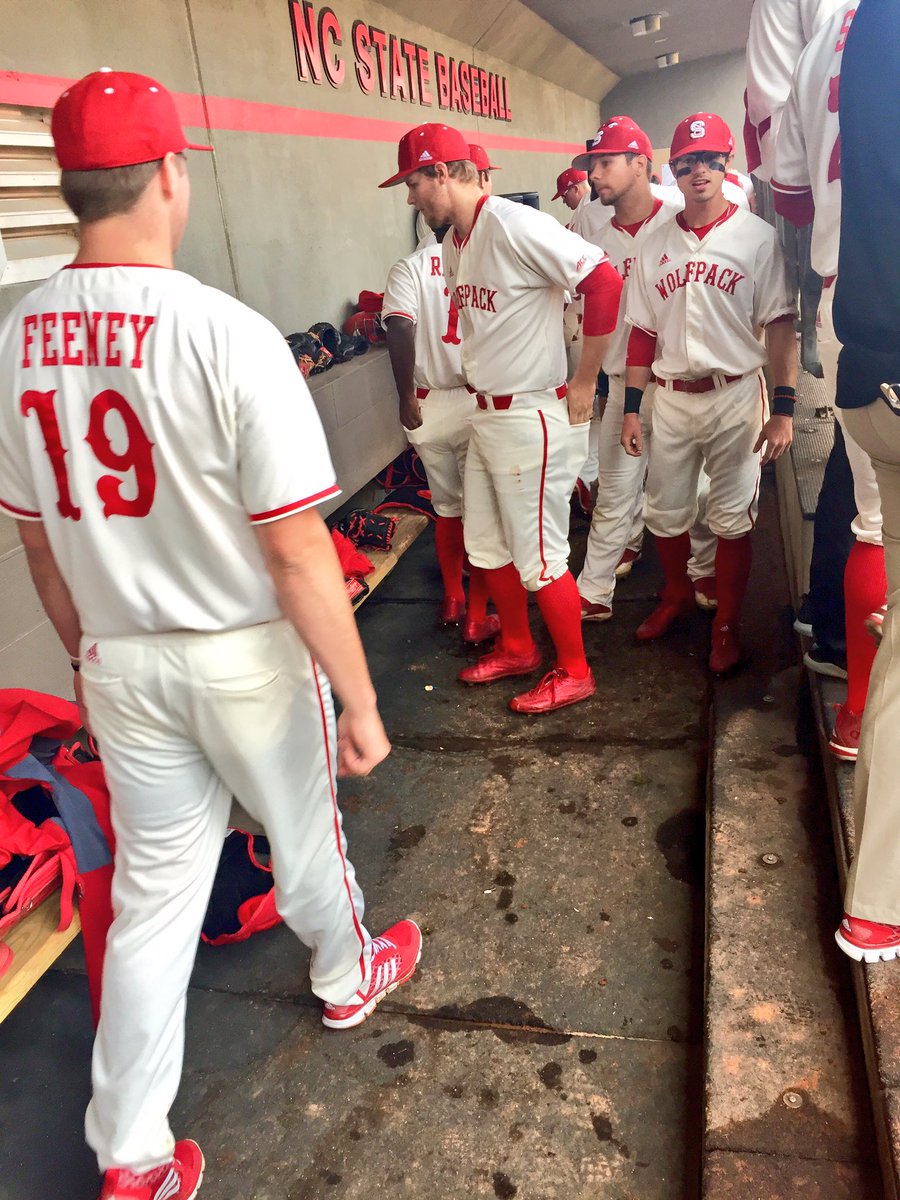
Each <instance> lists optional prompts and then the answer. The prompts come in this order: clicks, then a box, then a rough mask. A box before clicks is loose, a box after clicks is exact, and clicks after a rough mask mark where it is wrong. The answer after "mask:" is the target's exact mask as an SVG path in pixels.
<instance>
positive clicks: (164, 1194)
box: [100, 1140, 206, 1200]
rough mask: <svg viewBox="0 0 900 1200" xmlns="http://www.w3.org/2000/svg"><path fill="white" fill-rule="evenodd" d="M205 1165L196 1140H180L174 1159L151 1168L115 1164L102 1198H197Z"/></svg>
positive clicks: (162, 1199) (137, 1199) (104, 1182)
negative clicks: (138, 1169) (133, 1168)
mask: <svg viewBox="0 0 900 1200" xmlns="http://www.w3.org/2000/svg"><path fill="white" fill-rule="evenodd" d="M205 1165H206V1164H205V1163H204V1161H203V1151H202V1150H201V1149H200V1147H199V1146H198V1145H197V1143H196V1142H192V1141H190V1140H185V1141H183V1142H176V1143H175V1155H174V1157H173V1158H172V1161H171V1162H167V1163H163V1165H162V1166H161V1167H154V1168H153V1169H152V1170H151V1171H144V1172H143V1173H142V1174H140V1175H135V1174H134V1172H133V1171H129V1170H127V1168H125V1167H111V1168H110V1169H109V1170H108V1171H107V1172H106V1174H105V1175H104V1176H103V1190H102V1191H101V1192H100V1200H193V1197H194V1196H196V1195H197V1193H198V1192H199V1191H200V1184H201V1183H202V1182H203V1168H204V1166H205Z"/></svg>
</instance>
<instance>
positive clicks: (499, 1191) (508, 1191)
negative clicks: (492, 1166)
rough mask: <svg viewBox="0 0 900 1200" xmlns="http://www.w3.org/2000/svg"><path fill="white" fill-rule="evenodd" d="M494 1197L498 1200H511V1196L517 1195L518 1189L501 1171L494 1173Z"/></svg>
mask: <svg viewBox="0 0 900 1200" xmlns="http://www.w3.org/2000/svg"><path fill="white" fill-rule="evenodd" d="M493 1184H494V1195H495V1196H498V1197H499V1198H500V1200H512V1198H513V1196H515V1195H518V1191H519V1189H518V1188H517V1187H516V1185H515V1184H514V1183H513V1181H512V1180H511V1179H510V1177H509V1176H508V1175H504V1174H503V1172H502V1171H495V1172H494V1177H493Z"/></svg>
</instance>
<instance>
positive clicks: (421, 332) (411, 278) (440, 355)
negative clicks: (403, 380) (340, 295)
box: [381, 238, 466, 391]
mask: <svg viewBox="0 0 900 1200" xmlns="http://www.w3.org/2000/svg"><path fill="white" fill-rule="evenodd" d="M444 240H445V241H446V238H445V239H444ZM381 317H382V320H384V321H386V320H387V319H388V317H405V318H406V319H407V320H408V321H412V322H413V324H414V325H415V327H416V334H415V338H416V363H415V369H414V371H413V378H414V380H415V383H416V386H417V387H422V388H428V389H429V390H440V391H447V390H449V389H450V388H460V387H463V386H465V382H466V381H465V377H464V376H463V371H462V358H461V355H460V343H461V341H462V339H461V337H460V335H459V331H458V323H459V313H458V311H457V306H456V304H454V302H453V301H452V300H451V298H450V289H449V288H448V287H447V284H446V282H445V281H444V272H443V263H442V258H441V247H440V246H439V245H438V243H437V241H434V242H433V243H432V244H429V245H424V246H420V247H419V248H418V249H417V250H415V251H413V253H412V254H410V255H408V256H407V257H406V258H401V259H400V261H399V262H397V263H395V264H394V265H393V267H391V270H390V274H389V275H388V280H387V285H386V286H385V289H384V304H383V306H382V309H381Z"/></svg>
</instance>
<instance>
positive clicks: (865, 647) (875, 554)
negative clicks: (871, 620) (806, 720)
mask: <svg viewBox="0 0 900 1200" xmlns="http://www.w3.org/2000/svg"><path fill="white" fill-rule="evenodd" d="M886 598H887V577H886V575H885V573H884V547H883V546H871V545H869V543H868V542H855V543H854V545H853V549H852V550H851V551H850V557H849V558H848V559H847V566H846V567H845V568H844V606H845V612H846V618H845V620H846V628H847V707H848V708H849V709H851V710H852V711H853V712H857V713H859V712H862V710H863V709H864V708H865V706H866V696H867V694H868V691H869V676H870V675H871V673H872V663H873V662H874V661H875V653H876V651H877V649H878V647H877V646H876V645H875V641H874V639H873V638H872V637H871V635H870V634H869V632H868V630H867V629H866V627H865V624H864V622H865V619H866V617H867V616H868V615H869V613H871V612H876V611H877V610H878V609H879V608H881V606H882V604H884V602H885V600H886Z"/></svg>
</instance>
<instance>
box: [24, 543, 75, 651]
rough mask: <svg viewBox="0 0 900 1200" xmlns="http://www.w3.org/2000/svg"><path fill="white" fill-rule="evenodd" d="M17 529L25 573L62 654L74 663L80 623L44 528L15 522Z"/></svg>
mask: <svg viewBox="0 0 900 1200" xmlns="http://www.w3.org/2000/svg"><path fill="white" fill-rule="evenodd" d="M18 526H19V536H20V537H21V539H22V545H23V546H24V547H25V558H26V560H27V562H28V570H29V571H30V572H31V579H32V582H33V583H34V586H35V590H36V591H37V594H38V597H39V598H40V601H41V604H42V606H43V609H44V612H45V613H46V614H47V616H48V617H49V618H50V623H51V625H52V626H53V628H54V629H55V630H56V633H57V635H58V637H59V640H60V641H61V642H62V644H63V646H65V648H66V653H67V654H68V655H69V657H70V658H72V659H77V658H78V647H79V644H80V642H81V621H80V619H79V617H78V613H77V612H76V611H75V605H74V604H73V603H72V595H71V593H70V592H69V588H68V585H67V583H66V581H65V580H64V579H63V577H62V575H61V574H60V570H59V567H58V566H57V565H56V559H55V558H54V557H53V551H52V550H51V549H50V542H49V541H48V539H47V534H46V531H45V529H44V525H43V523H42V522H40V521H19V522H18Z"/></svg>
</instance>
